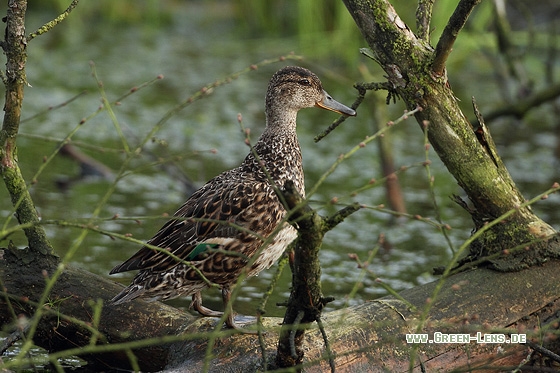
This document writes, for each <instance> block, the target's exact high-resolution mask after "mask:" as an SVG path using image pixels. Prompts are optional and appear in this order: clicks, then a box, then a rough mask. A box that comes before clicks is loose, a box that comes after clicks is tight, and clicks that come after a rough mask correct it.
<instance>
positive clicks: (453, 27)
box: [432, 0, 481, 77]
mask: <svg viewBox="0 0 560 373" xmlns="http://www.w3.org/2000/svg"><path fill="white" fill-rule="evenodd" d="M480 1H481V0H461V1H460V2H459V4H458V5H457V8H455V11H454V12H453V14H452V15H451V18H449V22H447V25H446V26H445V29H444V30H443V33H442V34H441V37H440V38H439V41H438V43H437V46H436V52H435V57H434V62H433V63H432V73H433V74H434V75H435V76H437V77H440V76H442V75H444V71H445V63H446V61H447V57H449V54H451V50H452V49H453V44H454V43H455V40H456V39H457V35H458V34H459V31H461V29H462V28H463V26H465V23H466V22H467V19H468V18H469V15H470V14H471V12H472V11H473V9H474V7H475V6H476V5H478V3H480Z"/></svg>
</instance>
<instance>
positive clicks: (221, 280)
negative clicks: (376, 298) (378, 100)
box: [110, 67, 356, 329]
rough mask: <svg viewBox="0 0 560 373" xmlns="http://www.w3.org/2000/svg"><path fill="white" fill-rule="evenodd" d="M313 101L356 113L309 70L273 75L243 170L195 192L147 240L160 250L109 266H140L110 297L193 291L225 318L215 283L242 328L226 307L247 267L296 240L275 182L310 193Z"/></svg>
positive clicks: (259, 265)
mask: <svg viewBox="0 0 560 373" xmlns="http://www.w3.org/2000/svg"><path fill="white" fill-rule="evenodd" d="M312 106H318V107H320V108H323V109H327V110H332V111H335V112H337V113H340V114H345V115H352V116H353V115H356V112H355V111H354V110H352V109H350V108H349V107H346V106H344V105H342V104H340V103H339V102H337V101H335V100H334V99H333V98H332V97H331V96H329V94H328V93H327V92H325V90H323V87H322V84H321V81H320V80H319V78H318V77H317V76H316V75H315V74H313V73H312V72H311V71H309V70H307V69H304V68H302V67H285V68H283V69H281V70H279V71H278V72H276V73H275V74H274V76H273V77H272V79H271V80H270V83H269V85H268V90H267V93H266V106H265V108H266V109H265V112H266V128H265V130H264V132H263V134H262V135H261V137H260V138H259V140H258V141H257V143H256V144H255V146H254V147H253V149H252V151H251V152H249V155H247V157H246V158H245V160H244V161H243V163H242V164H241V165H240V166H239V167H237V168H234V169H232V170H229V171H225V172H223V173H222V174H220V175H218V176H216V177H215V178H213V179H212V180H210V181H209V182H208V183H206V185H204V186H203V187H202V188H200V189H199V190H198V191H196V192H195V193H194V194H193V195H192V196H191V197H190V198H189V199H188V200H187V201H186V202H185V203H184V204H183V206H181V208H180V209H179V210H178V211H177V212H176V213H175V215H174V217H173V219H171V220H170V221H168V222H167V223H166V224H165V225H164V226H163V227H162V228H161V229H160V230H159V232H157V233H156V235H155V236H154V237H153V238H152V239H151V240H149V241H148V243H149V244H151V245H154V246H158V247H160V248H162V249H163V250H162V251H158V250H153V249H150V248H148V247H143V248H141V249H140V250H139V251H138V252H137V253H136V254H134V255H133V256H132V257H131V258H129V259H128V260H127V261H125V262H124V263H122V264H120V265H118V266H116V267H115V268H113V269H112V270H111V272H110V274H114V273H119V272H124V271H130V270H136V269H139V270H140V272H139V273H138V274H137V275H136V277H134V280H133V281H132V283H131V284H130V285H129V286H128V287H127V288H125V289H124V290H123V291H121V292H120V293H119V294H117V295H116V296H115V297H114V298H113V299H112V300H111V302H112V303H113V304H121V303H124V302H128V301H130V300H132V299H135V298H138V297H145V298H147V300H149V301H154V300H165V299H171V298H176V297H178V296H188V295H192V304H191V307H192V308H194V309H195V310H196V311H198V312H199V313H200V314H202V315H204V316H221V315H222V313H220V312H215V311H212V310H210V309H208V308H206V307H204V306H203V305H202V296H201V295H200V292H201V290H203V289H204V288H206V287H208V286H209V284H211V283H214V284H217V285H219V286H220V288H221V289H222V299H223V302H224V306H225V307H228V308H227V309H228V311H229V312H228V317H227V319H226V325H228V326H229V327H231V328H236V329H239V327H238V325H237V324H236V323H235V321H234V316H233V312H232V311H231V309H230V308H229V307H231V305H230V287H231V286H233V285H234V284H235V283H236V280H237V278H238V277H239V275H240V274H241V273H242V272H243V271H246V273H247V275H248V276H254V275H256V274H258V273H259V272H260V271H262V270H263V269H266V268H269V267H270V266H271V265H272V264H273V263H274V262H275V261H276V260H277V259H278V258H279V257H280V256H281V255H282V253H283V252H284V250H285V249H286V247H287V246H288V245H289V244H290V242H292V241H293V240H294V239H295V238H296V237H297V231H296V229H294V227H292V226H291V225H290V224H288V223H287V222H286V221H285V220H284V218H285V216H286V210H285V209H284V206H283V205H282V203H281V202H280V200H279V199H278V197H277V195H276V192H275V191H274V189H275V188H274V187H275V186H276V187H279V188H282V187H283V186H284V183H285V182H286V180H292V181H293V182H294V184H295V187H296V189H297V190H298V192H299V193H300V194H301V195H302V196H304V195H305V190H304V177H303V168H302V164H301V150H300V147H299V142H298V139H297V135H296V116H297V112H298V111H299V110H300V109H303V108H306V107H312ZM263 245H266V246H265V247H262V246H263ZM168 253H170V254H172V255H168ZM229 253H231V254H229ZM254 255H258V257H257V258H253V256H254ZM249 263H250V266H248V264H249Z"/></svg>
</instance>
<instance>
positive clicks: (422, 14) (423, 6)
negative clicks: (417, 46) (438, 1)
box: [416, 0, 435, 42]
mask: <svg viewBox="0 0 560 373" xmlns="http://www.w3.org/2000/svg"><path fill="white" fill-rule="evenodd" d="M434 1H435V0H419V1H418V8H416V35H417V36H418V38H419V39H422V40H424V41H426V42H427V41H428V40H429V39H430V21H431V20H432V8H433V6H434Z"/></svg>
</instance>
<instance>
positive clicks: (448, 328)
mask: <svg viewBox="0 0 560 373" xmlns="http://www.w3.org/2000/svg"><path fill="white" fill-rule="evenodd" d="M20 251H21V250H20ZM49 263H50V264H49ZM52 263H53V262H52V261H51V262H46V261H43V262H42V264H39V261H37V260H36V261H33V262H31V263H28V264H24V263H23V262H22V260H21V256H16V255H15V254H14V251H13V249H10V250H9V249H6V250H4V253H3V257H2V260H0V277H1V280H2V284H3V287H4V291H3V293H4V296H3V297H2V300H1V301H0V323H1V324H2V327H3V329H4V330H6V328H7V326H9V325H14V323H15V321H17V320H14V317H13V314H15V315H16V316H17V317H18V318H19V319H21V318H22V315H26V316H27V317H28V318H32V317H33V315H34V313H35V306H34V302H36V301H37V300H38V299H39V298H40V296H41V293H42V292H43V289H44V286H45V272H44V271H45V270H46V271H47V273H50V272H51V271H54V270H55V269H56V266H54V265H53V264H52ZM559 269H560V262H558V261H550V262H548V263H545V264H543V265H542V266H534V267H531V268H528V269H526V270H523V271H519V272H507V273H502V272H496V271H493V270H489V269H475V270H471V271H467V272H463V273H459V274H456V275H453V276H450V277H449V278H448V279H447V280H445V281H443V282H442V283H441V284H440V282H439V281H435V282H433V283H429V284H426V285H422V286H418V287H415V288H412V289H408V290H405V291H402V292H401V293H400V296H401V297H402V299H397V298H395V297H392V296H389V297H384V298H381V299H377V300H374V301H370V302H366V303H364V304H362V305H359V306H354V307H349V308H345V309H341V310H337V311H333V312H327V313H325V314H324V315H323V317H322V323H323V325H324V329H325V332H326V335H327V338H328V343H329V347H330V350H331V351H332V352H333V354H332V355H333V356H325V351H327V350H326V349H325V342H324V340H323V337H322V335H321V332H320V330H319V329H318V328H317V327H313V328H312V329H310V330H308V331H307V332H306V334H305V346H306V350H305V363H304V368H305V371H306V372H323V371H328V370H329V360H330V363H331V364H333V365H334V366H335V367H336V371H337V372H359V371H368V372H384V371H387V370H389V371H393V372H405V371H408V370H409V367H410V366H413V367H414V371H421V366H423V367H424V369H425V370H426V371H428V372H430V371H437V370H446V371H447V370H451V369H461V368H466V367H471V368H472V367H476V366H483V367H485V369H486V370H485V371H489V370H490V371H491V370H495V371H498V370H501V369H502V368H504V367H506V366H507V367H517V366H520V365H523V364H527V363H532V360H530V359H527V357H528V356H530V355H529V354H530V352H531V349H530V348H529V347H527V346H526V345H523V344H516V343H493V344H482V343H475V342H471V343H455V344H449V343H441V344H436V343H431V344H430V343H425V344H416V345H414V344H407V343H406V336H405V335H406V334H408V333H427V334H428V335H429V336H430V338H432V337H433V336H434V333H435V332H441V333H445V335H447V334H451V333H468V334H471V335H476V333H477V332H480V333H481V335H485V334H488V333H491V332H494V333H495V332H500V333H503V334H504V335H506V336H507V337H508V338H509V334H507V333H517V334H526V335H527V340H533V341H534V342H535V343H536V344H538V345H543V346H544V347H547V348H549V349H551V350H552V351H553V352H556V354H558V353H559V352H560V351H559V349H558V346H555V344H554V341H555V339H556V337H557V336H558V330H557V329H558V316H557V315H558V314H560V270H559ZM440 285H441V288H440V290H439V293H438V294H437V296H435V297H434V291H435V290H436V288H438V287H439V286H440ZM120 288H121V285H119V284H116V283H114V282H112V281H109V280H107V279H105V278H103V277H101V276H97V275H94V274H91V273H89V272H86V271H83V270H80V269H78V268H74V267H70V266H68V268H66V269H65V270H64V273H63V275H62V276H61V278H60V279H59V280H58V281H57V283H56V285H55V287H54V288H53V289H52V291H51V293H50V296H49V299H51V300H52V301H51V303H50V304H51V309H50V311H49V312H47V313H45V315H44V316H43V317H42V319H41V321H40V322H39V324H38V329H37V332H36V333H35V334H34V335H33V336H32V337H33V340H34V342H35V343H36V344H37V345H39V346H42V347H44V348H46V349H47V350H48V351H50V352H51V353H55V352H57V351H64V350H68V349H71V350H70V351H69V353H73V354H75V355H79V356H80V357H82V358H84V359H86V360H87V361H88V364H90V366H91V367H92V368H93V369H105V370H107V369H110V368H112V369H131V368H134V367H136V368H137V369H140V370H142V371H156V370H168V371H173V370H176V371H182V372H200V371H202V370H204V369H205V368H206V369H208V371H210V372H226V371H227V372H248V371H257V370H262V369H263V368H264V364H267V367H268V369H272V368H274V366H273V363H274V356H275V353H276V346H277V342H278V332H279V330H280V325H279V324H280V323H281V319H279V318H263V327H264V330H265V331H266V334H264V335H262V336H261V339H259V337H258V336H255V335H245V334H237V333H236V332H235V331H231V330H227V329H224V330H221V331H219V332H215V331H214V325H215V324H216V320H217V319H212V318H196V317H194V316H191V315H189V314H187V313H185V312H182V311H180V310H177V309H174V308H172V307H169V306H166V305H164V304H162V303H158V302H156V303H146V302H144V301H142V300H139V301H134V302H131V303H130V304H127V305H125V306H118V307H117V306H111V305H105V306H103V309H102V312H101V316H100V319H99V321H98V322H97V321H95V317H94V316H93V315H94V314H95V302H92V300H96V299H101V300H104V301H105V302H106V301H107V300H108V299H110V298H111V297H112V296H113V295H114V294H116V293H117V292H118V290H119V289H120ZM7 299H10V301H9V302H8V301H7ZM57 300H59V301H57ZM427 304H430V310H429V312H428V313H427V314H426V322H425V323H424V326H423V327H422V328H420V329H419V328H418V325H419V324H420V319H421V314H422V312H423V310H424V307H426V305H427ZM53 305H56V307H53ZM411 306H412V307H411ZM10 307H13V309H14V311H15V312H14V313H12V312H11V310H10ZM414 308H415V310H414ZM77 320H79V321H81V322H83V323H85V324H80V323H79V322H77ZM84 325H86V326H87V325H90V326H91V325H93V326H95V330H96V331H97V332H98V333H92V332H91V330H90V329H88V328H87V327H86V326H84ZM506 328H507V330H505V329H506ZM506 331H507V333H506ZM92 335H95V336H96V337H95V343H93V344H92V343H91V341H92ZM209 343H210V348H209V347H208V344H209ZM77 347H80V348H77ZM209 352H210V354H209ZM131 356H134V357H133V358H131ZM413 356H415V357H414V358H413ZM263 357H265V358H266V359H263ZM547 359H548V360H547ZM265 360H266V361H265ZM411 361H412V362H411ZM544 361H545V364H549V363H550V364H554V362H553V361H551V359H549V358H544ZM540 363H541V364H543V360H542V359H541V362H540Z"/></svg>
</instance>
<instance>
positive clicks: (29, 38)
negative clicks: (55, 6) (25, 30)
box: [27, 0, 80, 41]
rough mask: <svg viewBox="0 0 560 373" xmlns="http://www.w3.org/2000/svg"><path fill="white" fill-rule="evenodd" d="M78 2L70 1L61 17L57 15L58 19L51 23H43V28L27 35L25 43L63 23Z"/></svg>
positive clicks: (75, 0)
mask: <svg viewBox="0 0 560 373" xmlns="http://www.w3.org/2000/svg"><path fill="white" fill-rule="evenodd" d="M79 1H80V0H72V2H71V3H70V5H69V6H68V8H66V10H65V11H64V12H62V14H61V15H59V16H58V17H56V18H55V19H53V20H52V21H50V22H47V23H45V24H44V25H43V26H41V27H39V28H38V29H37V31H35V32H32V33H31V34H29V35H28V36H27V41H30V40H33V39H34V38H35V37H37V36H39V35H42V34H44V33H46V32H48V31H50V30H51V29H52V28H53V27H55V26H56V25H58V24H59V23H60V22H62V21H64V20H65V19H66V17H68V15H69V14H70V12H72V11H73V10H74V8H75V7H76V6H77V5H78V2H79Z"/></svg>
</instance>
